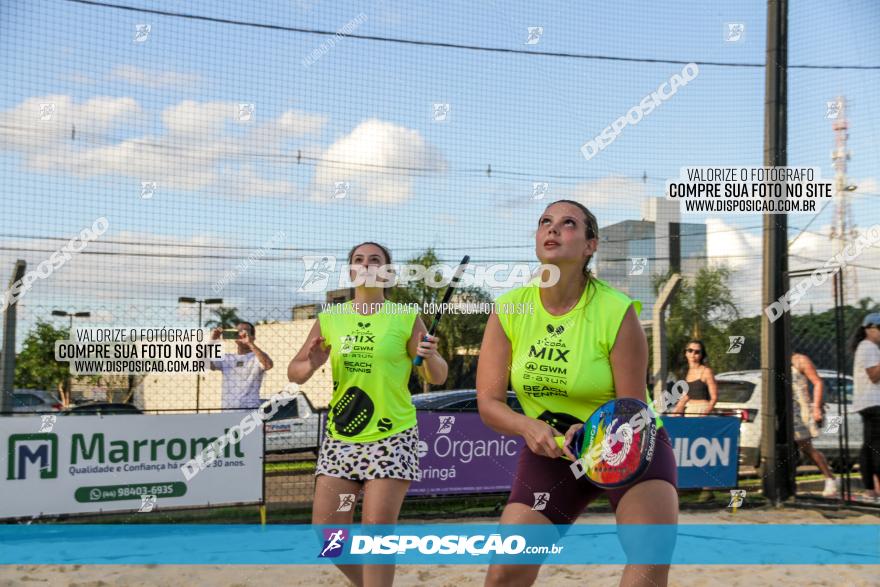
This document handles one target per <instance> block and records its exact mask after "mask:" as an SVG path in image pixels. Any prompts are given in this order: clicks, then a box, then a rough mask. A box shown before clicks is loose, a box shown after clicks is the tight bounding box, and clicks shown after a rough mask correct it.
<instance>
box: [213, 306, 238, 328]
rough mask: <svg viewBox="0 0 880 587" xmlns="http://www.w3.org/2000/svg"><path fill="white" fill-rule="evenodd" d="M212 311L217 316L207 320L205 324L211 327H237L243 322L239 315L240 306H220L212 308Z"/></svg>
mask: <svg viewBox="0 0 880 587" xmlns="http://www.w3.org/2000/svg"><path fill="white" fill-rule="evenodd" d="M211 312H213V313H214V316H215V318H214V319H212V320H206V321H205V326H209V327H211V328H235V326H236V325H237V324H238V323H239V322H241V318H239V317H238V308H227V307H225V306H220V307H218V308H211Z"/></svg>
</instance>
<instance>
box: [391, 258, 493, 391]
mask: <svg viewBox="0 0 880 587" xmlns="http://www.w3.org/2000/svg"><path fill="white" fill-rule="evenodd" d="M407 263H410V264H416V265H420V266H422V267H426V268H427V267H432V266H434V265H438V264H439V263H440V259H439V258H438V257H437V254H436V253H435V252H434V249H433V248H429V249H428V250H427V251H425V252H424V253H423V254H421V255H419V256H417V257H415V258H412V259H409V260H408V261H407ZM445 291H446V286H445V285H444V286H443V287H431V286H429V285H428V284H427V283H426V280H418V281H412V282H409V283H405V284H403V285H400V286H396V287H393V288H391V289H390V290H389V291H387V292H386V297H387V298H388V299H389V300H390V301H392V302H397V303H401V304H410V303H415V304H418V305H419V306H420V307H423V306H422V304H430V303H436V304H439V303H440V302H441V301H442V300H443V293H444V292H445ZM481 302H483V303H491V302H492V296H491V295H490V294H489V293H488V292H486V291H484V290H483V289H481V288H479V287H475V286H469V287H458V288H456V289H455V293H454V294H453V297H452V300H451V303H481ZM421 316H422V321H423V322H424V323H425V327H426V328H430V327H431V321H432V320H433V319H434V315H433V314H430V315H429V314H422V315H421ZM485 328H486V315H485V314H464V313H459V314H456V313H447V314H444V316H443V321H442V322H441V323H440V326H439V328H438V331H437V336H438V337H439V338H440V341H439V343H438V345H437V352H438V353H440V355H441V356H442V357H443V358H444V359H445V360H446V362H447V363H448V364H449V374H448V376H447V378H446V383H445V388H446V389H455V388H457V387H461V386H463V385H468V384H470V383H469V382H470V381H471V380H472V379H473V372H474V370H475V369H476V364H477V355H476V354H470V353H471V352H473V351H476V350H478V349H479V348H480V342H481V341H482V339H483V331H484V330H485ZM459 351H462V352H464V353H465V354H463V355H460V354H458V353H459ZM422 387H423V390H424V391H427V390H428V385H427V384H423V386H422Z"/></svg>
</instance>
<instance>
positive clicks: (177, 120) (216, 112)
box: [162, 100, 238, 142]
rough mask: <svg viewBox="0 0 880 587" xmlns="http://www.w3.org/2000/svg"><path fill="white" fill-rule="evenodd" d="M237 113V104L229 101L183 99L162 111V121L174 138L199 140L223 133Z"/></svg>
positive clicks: (202, 140)
mask: <svg viewBox="0 0 880 587" xmlns="http://www.w3.org/2000/svg"><path fill="white" fill-rule="evenodd" d="M237 115H238V105H237V104H233V103H231V102H196V101H194V100H185V101H183V102H181V103H180V104H177V105H175V106H169V107H168V108H166V109H165V110H164V111H163V112H162V123H163V124H164V125H165V128H166V129H167V130H168V132H169V134H170V135H172V136H173V137H174V138H191V139H196V140H198V141H199V142H204V141H205V140H206V139H211V138H213V137H218V136H220V135H222V134H224V132H225V130H226V125H227V124H229V123H231V122H233V121H234V120H235V119H236V116H237Z"/></svg>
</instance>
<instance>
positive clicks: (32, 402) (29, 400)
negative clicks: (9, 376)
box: [12, 393, 43, 407]
mask: <svg viewBox="0 0 880 587" xmlns="http://www.w3.org/2000/svg"><path fill="white" fill-rule="evenodd" d="M12 397H14V398H15V406H16V407H25V406H27V407H30V406H39V405H42V404H43V400H41V399H40V398H38V397H37V396H35V395H31V394H29V393H16V394H14V395H13V396H12Z"/></svg>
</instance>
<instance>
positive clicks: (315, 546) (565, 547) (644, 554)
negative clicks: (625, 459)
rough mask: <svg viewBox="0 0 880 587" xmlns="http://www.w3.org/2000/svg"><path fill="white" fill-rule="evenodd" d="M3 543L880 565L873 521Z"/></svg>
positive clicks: (249, 556)
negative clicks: (861, 522)
mask: <svg viewBox="0 0 880 587" xmlns="http://www.w3.org/2000/svg"><path fill="white" fill-rule="evenodd" d="M0 544H3V548H2V549H0V564H3V565H10V564H16V565H43V564H53V565H56V564H64V565H70V564H88V565H100V564H248V565H255V564H308V565H314V564H353V563H357V564H364V563H368V564H468V565H486V564H488V563H490V562H493V563H494V562H500V563H509V564H535V563H539V562H544V563H547V564H565V565H586V564H615V565H623V564H626V563H630V564H703V565H705V564H728V565H730V564H749V565H756V564H759V565H786V564H795V565H797V564H810V565H823V564H835V565H841V564H865V565H880V525H877V524H686V525H680V526H671V525H636V524H634V525H625V526H617V525H616V524H575V525H573V526H567V527H563V526H553V525H543V524H538V525H505V526H501V525H498V524H467V523H458V524H417V525H404V524H400V525H396V526H359V525H345V526H310V525H305V524H302V525H300V524H296V525H286V524H285V525H282V524H278V525H269V526H262V527H261V526H258V525H246V524H235V525H214V524H211V525H172V524H122V525H113V524H101V525H92V524H33V525H5V526H0ZM627 553H629V556H627Z"/></svg>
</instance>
